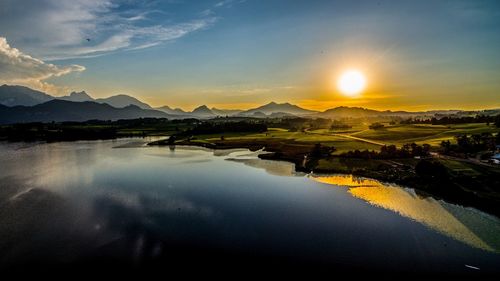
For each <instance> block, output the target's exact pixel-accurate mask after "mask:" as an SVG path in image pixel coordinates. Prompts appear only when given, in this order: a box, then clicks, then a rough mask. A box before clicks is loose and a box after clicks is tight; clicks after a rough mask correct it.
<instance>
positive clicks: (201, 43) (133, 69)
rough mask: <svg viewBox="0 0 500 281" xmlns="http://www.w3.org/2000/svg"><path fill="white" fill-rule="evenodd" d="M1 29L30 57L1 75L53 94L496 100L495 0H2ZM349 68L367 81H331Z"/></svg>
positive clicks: (158, 100)
mask: <svg viewBox="0 0 500 281" xmlns="http://www.w3.org/2000/svg"><path fill="white" fill-rule="evenodd" d="M61 3H63V4H61ZM0 37H3V38H4V39H5V42H6V43H5V44H4V47H3V49H4V51H3V52H4V53H5V54H8V53H12V49H13V48H16V49H18V51H19V52H21V53H22V55H25V56H28V55H29V56H30V57H31V58H32V59H34V60H30V59H29V58H27V57H23V59H24V60H25V62H24V63H23V64H22V65H15V62H14V60H13V59H3V60H0V63H1V61H4V62H3V64H2V65H0V66H1V67H2V68H3V70H0V74H3V76H4V78H2V77H1V76H0V82H4V83H18V84H27V85H29V86H33V87H35V88H39V89H43V90H46V91H48V92H51V93H54V94H56V95H63V94H67V93H68V92H69V91H71V90H85V91H87V92H88V93H89V94H91V95H92V96H95V97H105V96H109V95H113V94H118V93H126V94H130V95H133V96H136V97H138V98H140V99H142V100H144V101H146V102H148V103H150V104H152V105H154V106H160V105H164V104H168V105H171V106H181V107H184V108H187V109H190V108H193V107H195V106H197V105H199V104H209V105H212V106H217V107H225V108H229V107H240V108H248V107H251V106H255V105H258V104H262V103H265V102H269V101H271V100H274V101H278V102H284V101H289V102H293V103H297V104H300V105H302V106H305V107H308V108H313V109H325V108H328V107H333V106H340V105H347V106H365V107H370V108H377V109H415V110H417V109H436V108H484V107H500V99H499V97H500V92H499V90H500V79H498V77H500V55H499V52H498V50H500V2H498V1H383V0H380V1H355V0H353V1H290V0H289V1H281V0H269V1H256V0H253V1H252V0H247V1H239V0H234V1H220V0H219V1H181V0H171V1H112V0H76V1H55V0H41V1H35V0H31V1H30V0H27V1H24V0H22V1H19V0H16V1H14V0H4V1H2V2H1V3H0ZM87 38H88V39H90V41H88V40H86V39H87ZM5 54H4V56H6V57H9V56H7V55H5ZM11 57H12V56H10V57H9V58H11ZM38 60H39V61H41V62H42V63H39V62H38ZM5 61H6V62H5ZM23 65H30V68H29V69H33V67H32V66H33V65H36V69H37V72H36V73H34V74H33V73H31V70H27V69H25V68H23ZM352 68H354V69H358V70H360V71H362V72H363V73H365V75H366V77H367V80H368V85H367V88H366V91H365V92H364V93H363V94H362V95H360V96H359V97H356V98H350V97H345V96H343V95H342V94H341V93H339V92H338V91H337V89H336V87H335V81H336V79H337V77H338V76H339V75H340V74H341V73H342V72H343V71H345V70H347V69H352ZM17 74H19V75H18V76H16V75H17ZM30 75H31V76H30Z"/></svg>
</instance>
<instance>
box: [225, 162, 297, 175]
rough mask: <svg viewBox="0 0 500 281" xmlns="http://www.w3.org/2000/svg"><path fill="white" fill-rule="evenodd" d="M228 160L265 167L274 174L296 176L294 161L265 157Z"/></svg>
mask: <svg viewBox="0 0 500 281" xmlns="http://www.w3.org/2000/svg"><path fill="white" fill-rule="evenodd" d="M226 160H228V161H233V162H238V163H243V164H245V165H247V166H250V167H254V168H259V169H264V170H265V171H266V172H267V173H268V174H270V175H274V176H285V177H289V176H294V175H295V174H296V173H295V165H294V164H293V163H289V162H284V161H272V160H263V159H238V158H228V159H226Z"/></svg>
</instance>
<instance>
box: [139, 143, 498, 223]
mask: <svg viewBox="0 0 500 281" xmlns="http://www.w3.org/2000/svg"><path fill="white" fill-rule="evenodd" d="M148 145H159V146H163V145H189V146H200V147H205V148H210V149H234V148H246V149H249V150H251V151H256V150H259V149H262V148H264V151H266V152H268V153H265V154H261V155H259V158H261V159H266V160H278V161H287V162H291V163H293V164H295V170H296V171H298V172H306V173H310V172H313V173H325V174H328V173H340V174H352V175H356V176H360V177H367V178H373V179H376V180H379V181H383V182H391V183H396V184H398V185H402V186H406V187H410V188H413V189H415V191H416V193H417V194H418V195H419V196H423V197H428V196H433V197H436V198H438V199H442V200H445V201H448V202H451V203H455V204H460V205H463V206H465V207H474V208H476V209H479V210H483V211H486V212H488V213H490V214H494V215H496V216H498V217H500V192H499V190H498V187H497V186H500V182H499V179H500V171H498V169H487V168H485V167H474V168H475V169H477V170H480V173H478V174H476V175H473V176H471V175H468V174H457V173H454V172H453V171H451V170H449V169H447V168H446V166H444V165H443V167H444V169H447V170H446V171H445V170H443V175H442V176H440V177H435V176H432V175H429V176H427V175H425V174H421V173H420V174H419V173H417V172H416V167H417V165H418V164H419V163H420V162H422V161H427V162H437V163H440V162H439V161H442V160H441V159H437V158H436V157H430V158H428V159H414V158H406V159H383V160H381V159H356V158H346V157H342V156H339V155H333V156H321V157H312V156H311V151H312V150H313V149H314V144H312V143H303V142H297V141H294V140H288V139H286V140H285V139H276V138H272V139H271V138H268V139H235V140H217V141H210V142H209V141H205V140H197V139H193V140H189V139H183V140H177V141H175V142H172V141H170V142H169V140H168V139H164V140H158V141H154V142H151V143H148ZM471 165H472V164H471Z"/></svg>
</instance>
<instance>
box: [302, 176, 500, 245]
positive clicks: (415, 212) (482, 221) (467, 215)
mask: <svg viewBox="0 0 500 281" xmlns="http://www.w3.org/2000/svg"><path fill="white" fill-rule="evenodd" d="M311 178H313V179H314V180H315V181H318V182H321V183H326V184H331V185H335V186H347V187H349V190H348V191H349V193H350V194H352V195H353V196H354V197H356V198H360V199H363V200H365V201H367V202H368V203H370V204H372V205H375V206H378V207H382V208H385V209H388V210H391V211H394V212H396V213H398V214H400V215H402V216H404V217H407V218H411V219H413V220H415V221H418V222H420V223H422V224H424V225H426V226H428V227H430V228H432V229H434V230H436V231H438V232H440V233H443V234H445V235H447V236H449V237H452V238H454V239H456V240H458V241H461V242H464V243H466V244H468V245H470V246H473V247H476V248H479V249H483V250H488V251H494V252H499V251H500V239H499V238H498V233H500V221H499V220H498V219H497V218H495V217H493V216H489V215H487V214H484V213H482V212H479V211H477V210H474V209H469V208H463V207H461V206H457V205H452V204H449V203H446V202H444V201H438V200H436V199H434V198H432V197H422V196H419V195H418V194H416V193H415V192H414V190H412V189H405V188H402V187H399V186H392V185H387V184H383V183H381V182H378V181H376V180H371V179H364V178H359V177H355V176H351V175H334V176H314V177H311Z"/></svg>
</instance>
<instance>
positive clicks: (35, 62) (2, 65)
mask: <svg viewBox="0 0 500 281" xmlns="http://www.w3.org/2000/svg"><path fill="white" fill-rule="evenodd" d="M84 70H85V67H83V66H81V65H69V66H57V65H54V64H50V63H46V62H44V61H42V60H40V59H37V58H34V57H31V56H30V55H27V54H24V53H23V52H21V51H20V50H18V49H16V48H13V47H11V46H10V45H9V43H8V42H7V39H6V38H4V37H0V83H8V84H20V85H25V86H29V87H32V88H35V89H38V90H42V91H46V92H49V93H59V92H60V90H61V88H59V87H57V86H55V85H52V84H50V83H47V82H46V81H45V80H47V79H49V78H53V77H59V76H63V75H67V74H69V73H72V72H81V71H84Z"/></svg>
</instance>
